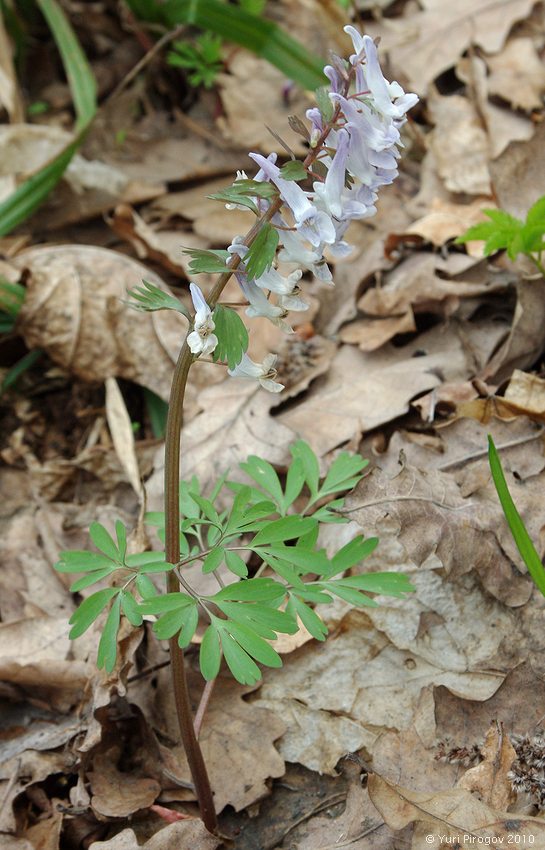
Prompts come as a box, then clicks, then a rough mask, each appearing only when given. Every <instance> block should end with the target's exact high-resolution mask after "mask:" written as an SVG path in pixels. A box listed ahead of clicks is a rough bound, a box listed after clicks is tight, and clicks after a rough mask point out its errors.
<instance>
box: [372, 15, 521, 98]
mask: <svg viewBox="0 0 545 850" xmlns="http://www.w3.org/2000/svg"><path fill="white" fill-rule="evenodd" d="M422 6H423V7H424V8H423V11H421V12H417V13H416V14H415V12H414V9H413V8H412V7H408V10H407V16H406V17H404V18H400V19H397V20H396V19H391V18H387V19H383V21H382V22H380V23H379V24H371V25H370V26H369V33H370V35H372V36H373V37H375V36H377V35H380V36H381V38H382V44H381V47H383V49H384V50H387V51H388V52H389V54H390V55H391V61H392V63H393V65H394V68H395V69H396V71H397V73H399V74H402V75H404V76H406V77H408V79H409V88H410V89H412V90H415V91H417V92H418V93H419V94H422V95H424V94H426V92H427V89H428V86H429V84H430V83H431V82H432V80H434V79H435V78H436V77H437V76H438V75H439V74H440V73H441V72H442V71H445V70H446V69H447V68H450V67H452V66H453V65H455V64H456V61H457V60H458V57H459V56H460V55H461V54H462V53H464V52H465V51H466V50H467V48H468V47H469V46H470V45H472V44H474V45H478V46H479V47H482V48H483V50H485V51H486V52H487V53H498V52H499V51H500V50H501V49H502V47H503V45H504V43H505V39H506V38H507V35H508V33H509V30H510V29H511V27H512V26H513V24H514V23H515V22H516V21H520V20H523V19H524V18H525V17H526V16H527V15H528V14H529V12H530V11H531V9H532V7H533V6H534V0H494V2H492V3H491V2H488V0H457V2H456V3H452V4H450V5H445V3H444V0H425V2H423V3H422Z"/></svg>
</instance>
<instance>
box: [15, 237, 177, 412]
mask: <svg viewBox="0 0 545 850" xmlns="http://www.w3.org/2000/svg"><path fill="white" fill-rule="evenodd" d="M17 265H18V266H19V268H20V269H21V270H24V269H25V270H27V271H28V282H27V296H26V299H25V303H24V307H23V309H22V311H21V314H20V321H19V328H20V331H21V333H22V335H23V336H24V338H25V341H26V343H27V345H28V346H29V347H30V348H35V347H39V348H43V349H44V350H45V351H46V352H47V353H48V354H49V356H50V357H51V359H52V360H53V361H54V362H55V363H58V364H59V366H61V367H62V368H63V369H65V370H67V371H70V372H72V373H73V374H74V375H76V376H77V377H79V378H81V379H82V380H84V381H104V380H106V378H109V377H121V378H126V379H127V380H130V381H134V382H136V383H138V384H141V385H142V386H145V387H148V388H149V389H151V390H153V392H155V393H157V394H158V395H160V396H161V397H162V398H164V399H165V400H166V399H168V395H169V390H170V379H171V374H172V370H173V364H174V362H175V358H176V355H177V352H178V350H179V347H180V345H181V343H182V340H183V338H184V336H185V332H186V330H187V321H186V320H185V319H184V318H183V317H182V316H181V315H179V314H178V313H175V312H173V311H171V310H169V311H164V312H161V313H140V312H137V311H136V310H133V309H132V308H131V307H129V306H128V305H127V304H126V303H124V302H125V299H127V291H128V290H129V289H132V288H134V287H135V286H139V285H140V284H141V283H142V280H143V279H146V280H149V281H150V282H151V283H153V284H155V285H156V286H159V287H160V288H161V289H164V290H166V291H168V289H167V287H166V285H165V284H164V283H163V281H162V280H161V279H160V278H159V277H158V276H157V275H156V274H154V273H153V272H151V271H149V270H148V269H146V268H145V267H144V266H142V265H141V264H140V263H138V262H136V261H135V260H132V259H130V258H129V257H125V256H124V255H123V254H118V253H116V252H115V251H110V250H107V249H105V248H95V247H92V246H89V245H58V246H54V247H44V248H33V249H30V250H28V251H23V252H22V253H21V254H19V255H18V257H17Z"/></svg>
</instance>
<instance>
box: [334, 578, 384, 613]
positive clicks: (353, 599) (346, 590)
mask: <svg viewBox="0 0 545 850" xmlns="http://www.w3.org/2000/svg"><path fill="white" fill-rule="evenodd" d="M322 586H323V587H324V588H325V589H326V590H329V591H330V592H331V593H333V594H334V595H335V596H338V597H339V598H340V599H344V601H345V602H350V604H351V605H357V606H358V607H359V608H361V607H362V606H367V607H368V608H378V602H375V600H374V599H370V598H369V596H365V595H364V594H363V593H360V592H359V591H358V590H354V589H353V588H352V587H347V586H346V585H345V584H344V581H343V579H335V580H334V581H324V582H322Z"/></svg>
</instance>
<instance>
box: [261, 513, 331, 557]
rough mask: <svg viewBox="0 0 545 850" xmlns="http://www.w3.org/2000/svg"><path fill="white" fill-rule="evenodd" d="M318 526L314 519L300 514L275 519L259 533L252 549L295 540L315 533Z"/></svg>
mask: <svg viewBox="0 0 545 850" xmlns="http://www.w3.org/2000/svg"><path fill="white" fill-rule="evenodd" d="M316 525H317V523H316V520H315V519H314V518H313V517H302V516H299V515H298V514H294V515H293V516H286V517H282V518H281V519H275V520H273V521H272V522H268V523H267V524H266V525H265V527H264V528H262V529H261V531H258V532H257V534H256V535H255V537H254V539H253V540H252V542H251V548H252V549H253V548H254V547H256V546H263V545H264V544H269V543H278V542H282V541H284V540H293V539H294V538H296V537H301V535H303V534H307V532H309V531H314V529H315V528H316Z"/></svg>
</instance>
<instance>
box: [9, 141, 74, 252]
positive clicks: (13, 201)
mask: <svg viewBox="0 0 545 850" xmlns="http://www.w3.org/2000/svg"><path fill="white" fill-rule="evenodd" d="M79 143H80V140H79V139H78V140H77V141H75V142H72V143H71V144H70V145H69V146H68V147H67V148H65V149H64V150H63V151H61V152H60V154H58V155H57V156H56V157H55V158H54V159H52V160H51V162H49V163H48V164H47V165H46V166H44V168H42V169H41V170H40V171H38V172H37V173H36V174H33V175H32V177H29V178H28V180H25V182H24V183H21V185H20V186H19V188H18V189H16V190H15V192H13V194H11V195H10V196H9V198H6V200H5V201H3V202H2V203H1V204H0V236H6V234H8V233H11V231H12V230H13V229H14V228H15V227H17V225H19V224H21V223H22V222H23V221H25V220H26V219H27V218H28V217H29V215H31V214H32V213H33V212H34V210H36V209H37V208H38V207H39V206H40V204H41V203H42V201H44V200H45V198H46V197H47V196H48V195H49V193H50V192H51V190H52V189H54V187H55V186H56V185H57V183H58V182H59V180H60V179H61V177H62V175H63V174H64V171H65V169H66V168H67V166H68V163H69V162H70V160H71V159H72V157H73V156H74V153H75V152H76V150H77V149H78V146H79Z"/></svg>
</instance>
